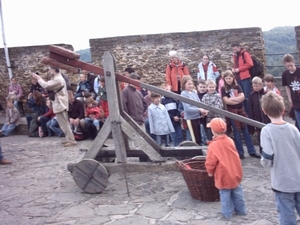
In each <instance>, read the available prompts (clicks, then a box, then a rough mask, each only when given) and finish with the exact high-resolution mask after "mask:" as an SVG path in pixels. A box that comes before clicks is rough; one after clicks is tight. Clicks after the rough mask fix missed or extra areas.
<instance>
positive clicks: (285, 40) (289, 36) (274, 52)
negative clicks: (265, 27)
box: [263, 26, 299, 76]
mask: <svg viewBox="0 0 300 225" xmlns="http://www.w3.org/2000/svg"><path fill="white" fill-rule="evenodd" d="M263 36H264V42H265V48H266V59H267V71H268V73H271V74H273V75H274V76H280V75H281V74H282V72H283V71H284V70H285V67H284V66H283V64H282V58H283V56H284V54H286V53H291V54H292V55H293V56H294V57H295V59H296V62H299V60H298V55H297V54H296V52H297V47H296V37H295V29H294V27H292V26H285V27H275V28H273V29H271V30H270V31H265V32H263Z"/></svg>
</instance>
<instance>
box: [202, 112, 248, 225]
mask: <svg viewBox="0 0 300 225" xmlns="http://www.w3.org/2000/svg"><path fill="white" fill-rule="evenodd" d="M207 127H209V128H211V131H212V133H213V140H212V141H211V142H210V143H209V146H208V150H207V157H206V162H205V167H206V170H207V173H208V175H209V176H214V179H215V186H216V187H217V188H218V189H219V192H220V199H221V206H222V209H221V212H222V214H223V216H224V217H225V218H226V219H230V218H231V217H232V215H233V213H234V212H236V213H237V214H240V215H246V206H245V201H244V194H243V189H242V186H241V185H240V183H241V181H242V178H243V171H242V164H241V161H240V158H239V154H238V152H237V150H236V148H235V145H234V142H233V140H232V139H231V138H229V137H228V136H227V135H226V134H225V132H226V127H227V125H226V123H225V122H224V121H223V120H222V119H220V118H214V119H212V120H211V122H210V123H209V124H207Z"/></svg>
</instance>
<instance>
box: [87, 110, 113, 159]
mask: <svg viewBox="0 0 300 225" xmlns="http://www.w3.org/2000/svg"><path fill="white" fill-rule="evenodd" d="M110 133H111V124H110V117H109V116H108V118H107V119H106V120H105V122H104V124H103V126H102V128H101V130H100V131H99V133H98V135H97V137H96V138H95V140H94V141H93V143H92V145H91V147H90V148H89V150H88V151H87V152H86V153H85V155H84V157H83V158H90V159H94V158H95V157H96V156H97V154H98V153H99V151H100V150H101V148H102V146H103V145H104V143H105V141H106V140H107V138H108V136H109V134H110Z"/></svg>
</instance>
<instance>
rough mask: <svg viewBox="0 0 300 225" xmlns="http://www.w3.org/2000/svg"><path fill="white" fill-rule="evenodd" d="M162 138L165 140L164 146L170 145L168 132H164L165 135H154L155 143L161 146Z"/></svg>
mask: <svg viewBox="0 0 300 225" xmlns="http://www.w3.org/2000/svg"><path fill="white" fill-rule="evenodd" d="M162 139H164V140H165V146H166V147H169V146H170V142H169V139H170V136H169V135H168V134H166V135H156V143H157V144H158V145H159V146H161V143H162Z"/></svg>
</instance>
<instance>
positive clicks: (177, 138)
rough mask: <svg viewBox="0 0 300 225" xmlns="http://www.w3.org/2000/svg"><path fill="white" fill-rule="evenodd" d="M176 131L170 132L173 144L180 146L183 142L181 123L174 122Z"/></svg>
mask: <svg viewBox="0 0 300 225" xmlns="http://www.w3.org/2000/svg"><path fill="white" fill-rule="evenodd" d="M173 127H174V130H175V132H172V133H171V134H170V136H171V141H172V144H173V146H175V147H176V146H178V145H179V143H181V142H182V128H181V124H180V123H173Z"/></svg>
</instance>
